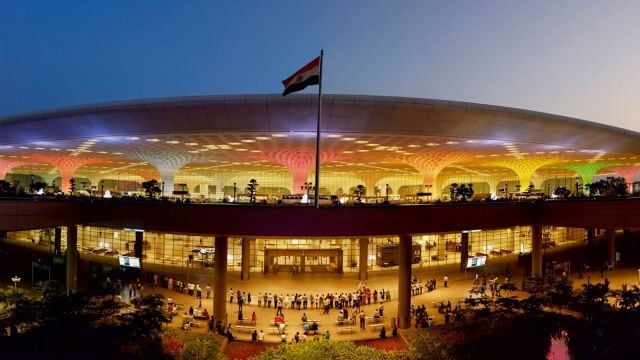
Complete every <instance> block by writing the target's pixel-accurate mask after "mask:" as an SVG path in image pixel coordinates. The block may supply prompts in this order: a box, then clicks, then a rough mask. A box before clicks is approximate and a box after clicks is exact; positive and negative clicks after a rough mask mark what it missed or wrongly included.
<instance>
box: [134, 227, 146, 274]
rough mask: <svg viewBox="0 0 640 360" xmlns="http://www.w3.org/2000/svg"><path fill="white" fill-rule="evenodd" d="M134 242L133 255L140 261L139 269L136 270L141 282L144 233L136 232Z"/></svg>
mask: <svg viewBox="0 0 640 360" xmlns="http://www.w3.org/2000/svg"><path fill="white" fill-rule="evenodd" d="M135 234H136V240H135V242H134V243H133V255H134V256H135V257H137V258H138V259H140V269H138V277H139V278H140V280H141V281H142V279H143V277H142V268H143V264H142V263H143V261H142V260H143V258H144V251H143V249H144V232H142V231H136V232H135Z"/></svg>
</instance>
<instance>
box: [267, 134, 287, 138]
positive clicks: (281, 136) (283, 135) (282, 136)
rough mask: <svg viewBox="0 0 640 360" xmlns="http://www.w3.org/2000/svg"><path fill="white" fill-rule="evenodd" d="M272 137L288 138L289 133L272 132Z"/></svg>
mask: <svg viewBox="0 0 640 360" xmlns="http://www.w3.org/2000/svg"><path fill="white" fill-rule="evenodd" d="M271 137H274V138H286V137H287V134H271Z"/></svg>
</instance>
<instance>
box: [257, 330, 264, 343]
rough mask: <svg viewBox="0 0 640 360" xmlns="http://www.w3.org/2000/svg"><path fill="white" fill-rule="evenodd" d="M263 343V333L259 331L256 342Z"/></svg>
mask: <svg viewBox="0 0 640 360" xmlns="http://www.w3.org/2000/svg"><path fill="white" fill-rule="evenodd" d="M263 341H264V332H263V331H262V330H260V332H259V333H258V342H263Z"/></svg>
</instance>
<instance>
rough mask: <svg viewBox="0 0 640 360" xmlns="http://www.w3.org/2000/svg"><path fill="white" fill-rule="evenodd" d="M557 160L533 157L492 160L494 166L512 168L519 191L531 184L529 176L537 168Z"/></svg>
mask: <svg viewBox="0 0 640 360" xmlns="http://www.w3.org/2000/svg"><path fill="white" fill-rule="evenodd" d="M556 161H557V160H554V159H547V158H533V159H518V158H516V159H513V160H508V161H494V162H492V164H493V165H495V166H502V167H506V168H509V169H511V170H513V171H514V172H515V173H516V175H518V180H519V182H520V191H524V190H526V189H527V187H528V186H529V185H530V184H531V178H532V177H533V176H534V175H533V173H534V172H535V171H536V170H538V169H539V168H541V167H543V166H545V165H549V164H552V163H554V162H556Z"/></svg>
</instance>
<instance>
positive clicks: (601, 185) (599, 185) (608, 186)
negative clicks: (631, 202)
mask: <svg viewBox="0 0 640 360" xmlns="http://www.w3.org/2000/svg"><path fill="white" fill-rule="evenodd" d="M586 186H587V188H588V189H589V193H590V194H591V195H592V196H602V197H617V196H627V195H628V194H629V193H628V191H627V182H626V181H625V179H624V178H623V177H612V176H609V177H607V178H606V179H601V180H599V181H596V182H594V183H591V184H587V185H586Z"/></svg>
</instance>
